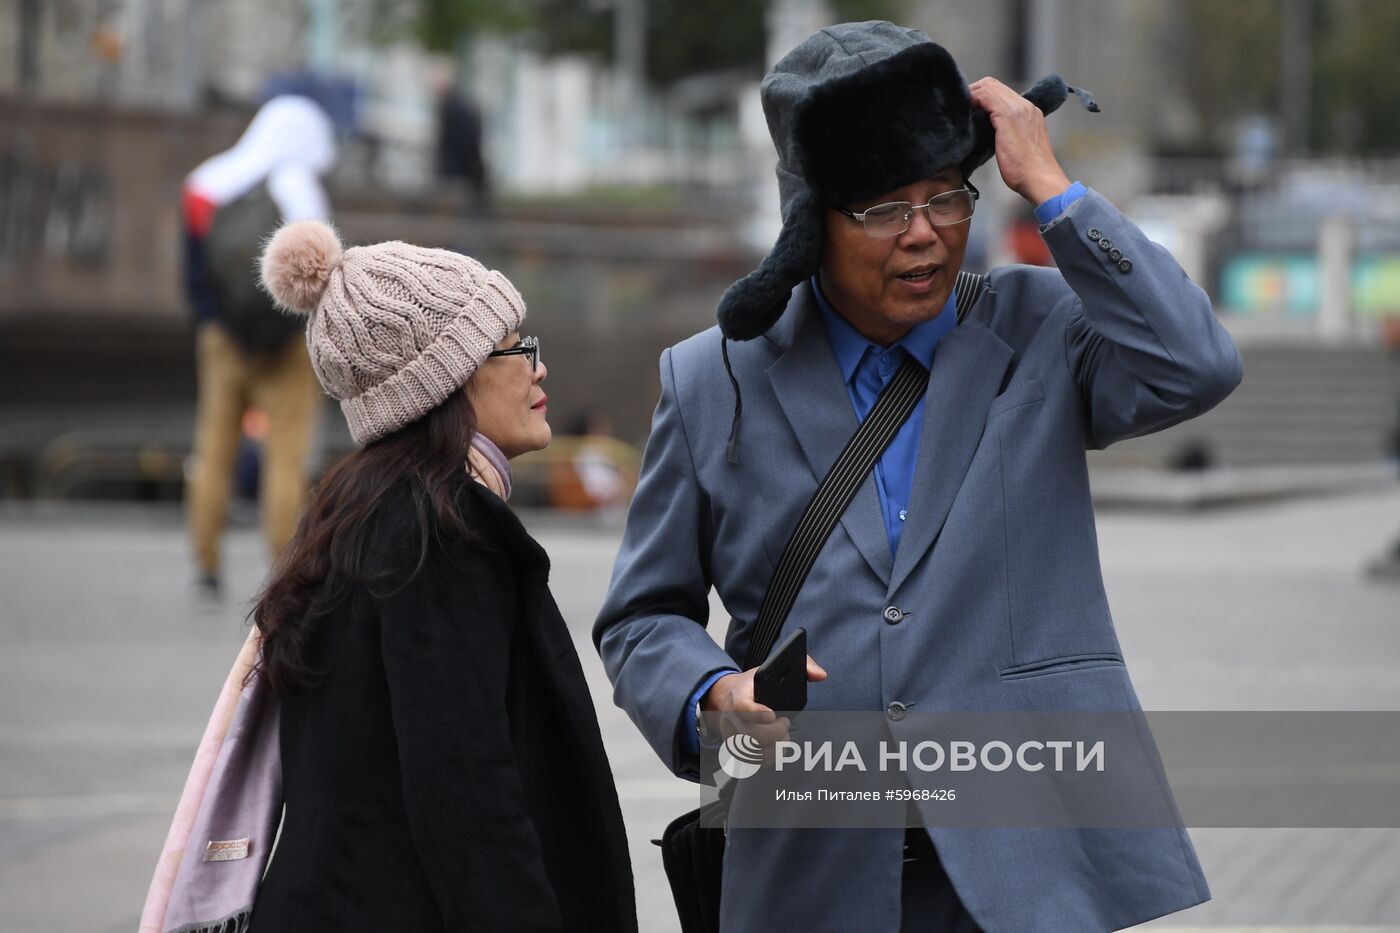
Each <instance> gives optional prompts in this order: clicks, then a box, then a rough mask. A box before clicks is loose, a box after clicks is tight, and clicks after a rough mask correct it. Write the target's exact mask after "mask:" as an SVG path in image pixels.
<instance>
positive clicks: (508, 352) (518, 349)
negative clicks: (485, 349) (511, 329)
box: [486, 337, 540, 372]
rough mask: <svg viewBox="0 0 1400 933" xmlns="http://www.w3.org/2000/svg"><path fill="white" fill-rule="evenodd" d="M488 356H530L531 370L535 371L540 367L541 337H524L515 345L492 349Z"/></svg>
mask: <svg viewBox="0 0 1400 933" xmlns="http://www.w3.org/2000/svg"><path fill="white" fill-rule="evenodd" d="M486 356H487V358H488V359H489V358H490V357H493V356H528V357H529V358H530V372H534V371H535V370H537V369H539V367H540V338H538V337H524V338H521V341H520V342H519V343H517V344H516V345H515V346H513V347H507V348H506V349H504V350H492V351H491V352H490V353H488V354H486Z"/></svg>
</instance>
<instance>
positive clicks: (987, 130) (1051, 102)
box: [959, 75, 1099, 178]
mask: <svg viewBox="0 0 1400 933" xmlns="http://www.w3.org/2000/svg"><path fill="white" fill-rule="evenodd" d="M1070 94H1073V95H1074V96H1075V97H1077V98H1078V99H1079V102H1080V103H1081V104H1083V105H1084V109H1085V110H1087V111H1089V112H1090V113H1098V112H1099V105H1098V104H1097V103H1096V102H1095V101H1094V95H1093V94H1091V93H1089V92H1088V91H1086V90H1084V89H1083V88H1076V87H1070V86H1069V85H1067V84H1065V81H1064V79H1063V78H1061V77H1060V76H1059V75H1046V76H1045V77H1043V78H1041V79H1040V80H1039V81H1037V82H1036V83H1035V84H1034V85H1032V86H1031V89H1030V90H1029V91H1027V92H1026V93H1025V94H1023V95H1022V96H1023V97H1025V98H1026V100H1028V101H1030V102H1031V103H1033V104H1035V105H1036V106H1037V107H1039V108H1040V112H1041V113H1043V114H1045V115H1046V116H1047V117H1048V116H1049V115H1050V114H1052V113H1054V112H1055V111H1056V110H1059V109H1060V105H1061V104H1063V103H1064V102H1065V99H1066V98H1068V97H1069V95H1070ZM995 153H996V131H995V130H994V129H992V118H991V117H989V116H987V111H985V110H980V109H977V108H975V107H974V108H973V111H972V151H971V152H970V153H969V154H968V156H967V158H965V159H963V160H962V162H961V163H959V166H960V167H961V168H962V173H963V177H964V178H968V177H969V176H971V175H972V173H973V172H974V171H976V170H977V169H978V168H980V167H981V166H982V165H983V164H984V163H985V162H986V161H987V160H988V159H990V158H991V157H992V156H993V155H994V154H995Z"/></svg>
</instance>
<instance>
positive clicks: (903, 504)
mask: <svg viewBox="0 0 1400 933" xmlns="http://www.w3.org/2000/svg"><path fill="white" fill-rule="evenodd" d="M1086 192H1087V189H1086V188H1085V187H1084V186H1083V185H1082V184H1080V183H1079V182H1077V181H1076V182H1075V183H1074V184H1072V185H1070V186H1069V187H1068V188H1066V189H1065V190H1064V191H1063V192H1061V193H1060V194H1058V195H1056V196H1055V197H1053V198H1050V199H1049V200H1048V201H1045V202H1044V203H1042V204H1040V205H1038V206H1037V207H1036V209H1035V219H1036V221H1037V222H1039V223H1040V225H1041V226H1042V227H1043V226H1045V225H1047V224H1049V223H1050V222H1051V221H1053V220H1054V219H1055V218H1057V217H1059V216H1060V215H1061V214H1063V213H1064V212H1065V211H1067V210H1069V208H1070V205H1072V204H1074V202H1076V201H1078V200H1079V199H1080V198H1082V197H1084V195H1085V194H1086ZM811 285H812V294H814V295H815V296H816V298H817V306H818V307H819V308H821V312H822V322H823V323H824V324H825V325H826V335H827V339H828V340H830V341H831V349H832V352H834V353H835V354H836V363H837V365H838V366H839V367H840V369H841V378H842V380H843V381H844V382H845V384H846V392H847V394H849V395H850V397H851V405H852V406H854V408H855V411H856V419H857V420H859V421H863V420H865V416H866V415H867V414H869V413H870V409H871V408H872V407H874V405H875V399H876V398H878V397H879V394H880V390H881V389H883V388H884V387H885V386H886V385H887V384H888V383H889V381H890V379H891V378H893V376H894V374H895V372H896V371H897V370H898V369H899V367H900V365H901V364H902V363H903V362H904V357H905V355H906V354H912V355H913V357H914V358H915V359H916V360H918V361H919V362H920V363H922V364H923V365H924V368H925V369H929V370H931V369H933V351H934V349H935V348H936V347H937V346H938V341H939V340H940V339H942V337H943V335H944V334H946V333H948V331H950V330H952V329H953V327H954V326H955V325H956V324H957V322H958V317H957V311H956V310H955V304H956V295H949V296H948V303H947V304H945V305H944V306H943V310H942V311H940V312H938V316H937V317H935V318H934V319H933V320H931V321H925V322H924V323H922V324H918V325H915V326H914V327H913V328H911V329H910V331H909V333H907V334H905V335H904V338H903V339H901V340H899V341H898V342H896V343H895V344H894V345H893V346H890V347H881V346H878V345H877V344H874V343H871V342H870V341H869V340H867V339H866V338H865V337H863V336H862V335H861V333H860V332H859V331H857V330H856V329H855V328H854V327H852V326H851V325H850V324H849V323H848V322H847V321H846V319H845V318H843V317H841V315H839V314H837V313H836V310H835V309H834V308H832V307H831V303H830V302H828V301H827V300H826V296H825V295H823V294H822V290H821V287H820V286H819V285H818V283H817V277H816V276H813V277H812V281H811ZM924 404H925V403H924V400H923V399H920V400H919V404H918V406H917V407H916V408H915V409H914V413H913V414H911V415H910V416H909V420H908V421H906V422H904V426H903V427H902V428H900V429H899V433H898V434H896V435H895V438H894V440H893V441H892V442H891V443H890V446H889V447H887V448H885V452H884V454H882V455H881V457H880V460H879V462H877V463H876V464H875V488H876V491H877V492H879V494H880V512H881V515H882V516H883V517H884V520H885V534H886V535H887V536H888V537H889V542H890V553H891V554H894V553H896V552H898V550H899V535H900V529H901V528H902V527H903V525H904V521H905V519H906V518H907V516H908V508H909V497H910V494H911V492H912V490H913V488H914V465H915V463H916V462H917V460H918V454H919V439H920V437H921V436H922V434H923V426H924ZM737 673H739V669H738V668H730V669H728V670H720V671H714V672H712V673H710V674H708V675H706V677H705V679H704V680H702V681H701V682H700V686H699V687H697V688H696V690H695V692H694V693H692V694H691V696H690V702H689V703H687V704H686V707H685V714H684V721H683V728H682V732H681V736H682V741H683V742H685V744H686V747H687V748H688V749H689V750H690V752H691V754H696V753H698V752H699V750H700V736H699V735H698V734H697V733H696V731H695V728H696V723H697V713H696V711H697V706H698V704H699V703H700V699H701V697H703V696H704V695H705V694H706V693H707V692H709V689H710V688H711V687H713V686H714V684H715V681H717V680H719V679H720V678H721V677H723V676H725V675H726V674H737Z"/></svg>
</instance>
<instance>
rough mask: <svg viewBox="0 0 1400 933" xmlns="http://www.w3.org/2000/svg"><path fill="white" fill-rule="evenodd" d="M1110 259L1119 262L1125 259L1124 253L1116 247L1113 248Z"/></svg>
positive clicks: (1109, 253)
mask: <svg viewBox="0 0 1400 933" xmlns="http://www.w3.org/2000/svg"><path fill="white" fill-rule="evenodd" d="M1108 258H1109V259H1112V260H1113V261H1114V262H1117V261H1118V260H1120V259H1122V258H1123V251H1122V250H1121V249H1119V248H1118V247H1116V246H1115V247H1113V249H1111V250H1109V251H1108Z"/></svg>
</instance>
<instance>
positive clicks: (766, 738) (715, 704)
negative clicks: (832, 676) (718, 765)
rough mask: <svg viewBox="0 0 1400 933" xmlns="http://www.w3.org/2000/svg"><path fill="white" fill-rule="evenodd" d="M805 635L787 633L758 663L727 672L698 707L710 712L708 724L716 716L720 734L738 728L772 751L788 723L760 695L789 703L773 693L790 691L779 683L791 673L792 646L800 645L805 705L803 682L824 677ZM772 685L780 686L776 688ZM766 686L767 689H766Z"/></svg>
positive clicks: (823, 678)
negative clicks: (803, 667)
mask: <svg viewBox="0 0 1400 933" xmlns="http://www.w3.org/2000/svg"><path fill="white" fill-rule="evenodd" d="M799 633H800V636H799ZM805 636H806V633H805V632H803V631H802V630H801V629H799V630H798V631H797V632H794V633H793V635H792V636H789V638H788V639H787V640H786V641H784V643H783V644H782V645H780V646H779V647H778V649H777V650H775V651H774V652H773V654H772V655H771V656H770V657H769V658H768V660H767V661H765V662H764V663H763V664H762V665H760V666H759V667H754V668H750V669H749V670H747V671H744V672H743V673H740V674H726V675H725V676H723V677H721V678H720V679H719V680H717V681H715V683H714V685H713V686H711V687H710V689H709V691H708V692H707V693H706V694H705V696H704V698H703V699H701V701H700V711H701V713H702V714H711V715H710V716H709V717H708V724H709V725H710V726H714V724H715V720H716V719H718V720H719V728H720V733H721V737H722V738H728V737H729V736H731V735H735V734H737V733H741V732H742V733H747V734H748V735H751V736H753V737H754V738H755V739H757V740H758V741H759V743H760V744H762V745H763V747H764V750H765V752H771V750H772V748H773V746H774V745H775V744H776V743H778V742H780V741H782V740H784V739H786V738H787V737H788V729H789V727H790V725H791V723H790V722H789V721H788V718H787V717H786V716H779V715H778V714H777V712H776V711H775V710H774V708H773V707H772V706H769V705H768V704H766V703H763V702H761V699H768V700H771V701H772V702H775V703H779V704H780V707H781V706H787V705H791V704H790V703H785V702H782V700H781V699H775V695H776V696H777V697H783V696H792V695H793V694H792V693H791V691H790V689H781V685H783V684H785V683H787V682H788V681H790V679H791V677H792V676H793V675H792V673H791V672H790V668H791V667H793V666H795V662H794V657H793V651H794V649H795V648H800V649H801V651H800V653H799V654H797V655H796V657H797V658H801V659H803V662H804V666H805V670H804V671H803V673H804V674H805V679H804V680H803V682H802V687H803V690H804V694H803V696H804V703H803V705H805V687H806V684H807V683H816V682H818V681H822V680H826V671H825V670H823V669H822V667H821V665H819V664H818V663H817V662H816V661H814V660H813V659H812V656H811V655H809V654H806V638H805ZM799 638H800V641H799ZM775 687H778V688H779V689H776V690H775ZM765 690H768V691H769V692H768V693H765ZM799 708H800V707H799ZM782 712H797V710H795V709H782ZM715 713H718V714H719V715H718V717H716V716H714V715H713V714H715ZM708 731H713V730H712V729H711V730H708Z"/></svg>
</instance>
